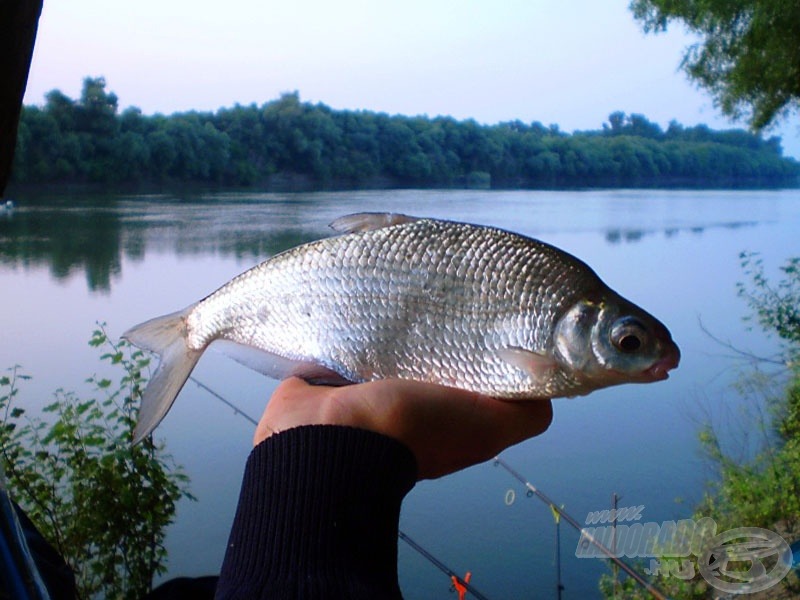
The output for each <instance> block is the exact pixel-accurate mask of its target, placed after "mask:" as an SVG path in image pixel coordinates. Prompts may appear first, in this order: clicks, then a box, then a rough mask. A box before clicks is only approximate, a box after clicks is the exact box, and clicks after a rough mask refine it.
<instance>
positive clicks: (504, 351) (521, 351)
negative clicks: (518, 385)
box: [497, 346, 558, 380]
mask: <svg viewBox="0 0 800 600" xmlns="http://www.w3.org/2000/svg"><path fill="white" fill-rule="evenodd" d="M497 353H498V355H499V356H500V358H502V359H503V360H504V361H506V362H507V363H509V364H510V365H513V366H515V367H517V368H518V369H520V370H522V371H524V372H525V373H527V374H528V375H530V376H531V377H532V378H533V379H535V380H541V379H543V378H544V377H546V376H547V375H548V374H549V373H550V372H551V371H552V370H553V369H555V368H556V367H557V366H558V363H557V362H556V361H555V359H554V358H553V357H552V356H547V355H546V354H541V353H539V352H534V351H533V350H526V349H525V348H519V347H517V346H509V347H508V348H501V349H500V350H498V351H497Z"/></svg>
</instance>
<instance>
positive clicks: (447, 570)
mask: <svg viewBox="0 0 800 600" xmlns="http://www.w3.org/2000/svg"><path fill="white" fill-rule="evenodd" d="M189 379H191V380H192V381H193V382H194V383H195V384H197V386H198V387H201V388H202V389H204V390H205V391H207V392H208V393H209V394H211V395H212V396H214V398H216V399H217V400H219V401H220V402H224V403H225V404H226V405H227V406H229V407H231V408H232V409H233V412H234V414H237V415H241V416H242V417H244V418H245V419H247V420H248V421H250V422H251V423H252V424H253V425H258V421H256V420H255V419H254V418H253V417H251V416H250V415H248V414H247V413H246V412H244V411H243V410H242V409H240V408H239V407H238V406H236V405H235V404H234V403H233V402H230V401H228V400H226V399H225V398H223V397H222V395H220V394H218V393H217V392H215V391H214V390H212V389H211V388H210V387H208V386H207V385H206V384H204V383H203V382H201V381H199V380H197V379H196V378H195V377H191V376H190V377H189ZM397 537H399V538H400V539H401V540H403V541H404V542H405V543H406V544H408V545H409V546H411V548H413V549H414V550H416V551H417V552H418V553H419V554H421V555H422V556H423V557H424V558H426V559H427V560H428V561H429V562H430V563H431V564H433V565H434V566H435V567H437V568H438V569H439V570H440V571H442V572H443V573H445V574H446V575H448V576H449V577H451V578H455V580H457V581H458V583H460V584H461V585H463V586H464V588H465V589H466V590H467V591H468V592H469V593H470V594H472V595H473V596H475V597H476V598H478V600H489V599H488V598H487V597H486V596H484V595H483V594H482V593H480V592H479V591H478V590H476V589H475V586H473V585H471V584H469V583H467V582H466V581H464V578H463V577H461V576H460V575H458V574H457V573H456V572H455V571H453V570H452V569H451V568H449V567H448V566H447V565H445V564H444V563H443V562H442V561H440V560H439V559H438V558H436V557H435V556H434V555H433V554H431V553H430V552H428V551H427V550H426V549H425V548H423V547H422V546H420V545H419V544H418V543H417V542H415V541H414V540H412V539H411V538H410V537H408V536H407V535H406V534H405V533H403V532H402V531H401V530H398V532H397Z"/></svg>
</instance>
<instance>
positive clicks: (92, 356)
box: [0, 190, 800, 599]
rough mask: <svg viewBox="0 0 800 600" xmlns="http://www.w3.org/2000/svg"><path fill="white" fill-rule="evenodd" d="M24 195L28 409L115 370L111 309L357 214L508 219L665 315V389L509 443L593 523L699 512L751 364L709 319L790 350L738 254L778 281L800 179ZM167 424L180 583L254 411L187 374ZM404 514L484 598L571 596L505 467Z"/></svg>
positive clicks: (204, 555) (560, 405) (1, 302)
mask: <svg viewBox="0 0 800 600" xmlns="http://www.w3.org/2000/svg"><path fill="white" fill-rule="evenodd" d="M17 204H18V206H17V208H16V209H15V210H14V211H13V212H5V213H0V331H2V334H0V336H1V337H0V369H5V368H6V367H10V366H12V365H15V364H19V365H22V367H23V368H24V371H25V372H26V373H28V374H30V375H32V376H33V379H32V380H31V381H30V382H27V383H26V384H25V385H24V386H23V389H22V391H21V392H20V396H19V402H22V403H25V405H26V406H27V407H29V410H30V411H31V412H35V411H36V409H37V408H38V407H41V406H43V405H45V404H47V403H49V401H50V400H51V398H52V393H53V392H54V391H55V390H56V389H57V388H64V389H68V390H76V391H81V390H83V389H85V383H84V380H85V379H86V378H87V377H88V376H89V375H91V374H92V373H95V372H97V371H98V370H100V369H101V368H102V366H101V365H100V363H99V362H98V360H97V353H96V351H95V350H93V349H90V348H89V347H88V345H87V343H86V342H87V341H88V339H89V336H90V334H91V331H92V329H93V328H94V327H95V323H96V322H97V321H103V322H106V323H107V329H108V331H109V334H110V335H111V336H118V335H119V334H120V333H121V332H122V331H124V330H125V329H126V328H128V327H129V326H131V325H133V324H136V323H138V322H140V321H143V320H145V319H148V318H150V317H153V316H157V315H161V314H164V313H167V312H172V311H174V310H177V309H180V308H183V307H184V306H186V305H188V304H190V303H192V302H194V301H196V300H198V299H200V298H202V297H203V296H205V295H206V294H208V293H210V292H211V291H213V290H214V289H216V288H217V287H218V286H219V285H221V284H223V283H225V282H226V281H227V280H228V279H230V278H231V277H232V276H234V275H236V274H238V273H239V272H241V271H243V270H245V269H246V268H249V267H251V266H253V265H255V264H257V263H258V262H259V261H261V260H263V259H264V258H267V257H268V256H270V255H272V254H274V253H276V252H278V251H280V250H282V249H285V248H288V247H290V246H293V245H296V244H298V243H302V242H305V241H310V240H312V239H316V238H319V237H322V236H326V235H328V234H329V230H328V229H327V224H328V223H329V222H330V221H332V220H333V219H334V218H336V217H337V216H340V215H343V214H347V213H351V212H358V211H363V210H369V211H394V212H405V213H409V214H415V215H426V216H433V217H442V218H448V219H456V220H464V221H470V222H475V223H482V224H490V225H496V226H500V227H504V228H507V229H511V230H513V231H517V232H520V233H524V234H527V235H531V236H534V237H538V238H540V239H542V240H544V241H547V242H549V243H552V244H555V245H556V246H559V247H560V248H562V249H564V250H567V251H569V252H571V253H572V254H575V255H576V256H578V257H580V258H582V259H583V260H585V261H586V262H588V263H589V264H590V265H591V266H592V267H593V268H594V269H595V270H596V271H597V273H598V274H599V275H600V276H601V278H603V279H604V280H605V281H606V283H608V284H609V285H610V286H611V287H612V288H614V289H615V290H617V291H618V292H620V293H621V294H622V295H624V296H626V297H627V298H629V299H631V300H632V301H634V302H636V303H637V304H639V305H641V306H642V307H644V308H645V309H646V310H648V311H649V312H651V313H653V314H654V315H656V316H657V317H658V318H659V319H660V320H662V321H663V322H664V323H665V324H666V325H667V326H668V327H669V329H670V330H671V331H672V334H673V337H674V339H675V340H676V342H677V343H678V344H679V346H680V347H681V351H682V355H683V358H682V363H681V366H680V368H679V369H678V370H677V371H675V372H674V374H673V375H672V377H670V379H669V380H668V381H666V382H660V383H657V384H652V385H647V386H641V385H639V386H637V385H628V386H622V387H615V388H611V389H607V390H601V391H598V392H595V393H593V394H591V395H589V396H587V397H582V398H576V399H569V400H567V399H564V400H557V401H555V402H554V411H555V416H554V421H553V425H552V426H551V428H550V429H549V430H548V431H547V432H546V433H545V434H544V435H542V436H540V437H538V438H535V439H533V440H529V441H527V442H525V443H523V444H520V445H518V446H516V447H514V448H512V449H510V450H508V451H507V452H506V453H504V455H503V457H504V459H505V460H506V461H507V462H508V463H510V464H511V465H512V466H513V467H514V468H515V469H517V470H518V471H519V472H520V473H522V474H523V475H524V476H525V477H526V478H527V479H528V480H529V481H530V482H531V483H533V484H534V485H535V486H537V487H538V488H539V489H541V490H542V491H543V492H545V493H546V494H548V495H549V496H550V497H551V498H552V499H553V500H554V501H555V502H556V503H558V504H563V505H564V507H565V510H566V511H567V512H569V513H570V514H572V515H573V516H574V517H575V518H576V519H578V520H579V521H580V522H581V523H583V521H584V520H585V519H586V515H587V513H588V512H590V511H597V510H603V509H605V508H608V507H609V505H610V503H611V497H612V494H614V493H616V494H618V495H619V496H621V500H620V506H640V505H643V506H644V509H643V512H642V516H643V518H644V520H646V521H655V522H662V521H665V520H670V519H676V518H686V517H689V516H691V514H692V508H693V506H694V504H695V503H696V502H697V501H698V500H699V499H700V497H701V496H702V492H703V485H704V481H705V480H706V479H707V478H708V476H709V470H708V467H707V464H706V463H705V462H704V461H703V459H702V457H701V456H700V455H699V453H698V450H699V448H698V445H697V442H696V440H697V429H698V426H699V423H701V422H704V420H707V419H709V418H711V419H713V420H714V422H715V423H717V424H723V425H722V426H723V427H724V423H726V422H730V421H731V420H733V421H735V420H736V418H735V415H737V414H739V413H738V406H739V405H740V404H741V402H742V401H741V399H740V398H739V397H738V396H737V394H736V392H735V391H734V390H733V389H732V388H731V387H730V384H731V382H732V381H734V380H735V378H736V376H737V373H738V371H739V367H740V366H741V362H740V361H737V360H735V359H734V358H732V357H731V351H730V350H728V349H727V348H725V347H723V346H722V345H720V344H719V343H718V342H716V341H714V340H713V339H712V338H711V336H709V335H708V333H706V332H705V331H704V330H706V331H708V332H711V333H712V334H713V335H714V336H715V337H717V338H719V339H720V340H724V341H729V342H732V343H733V344H735V345H736V346H738V347H740V348H743V349H746V350H748V351H752V352H754V353H760V354H769V353H772V352H774V351H775V349H776V347H777V346H776V342H775V341H774V340H771V339H768V338H766V337H765V336H764V335H763V334H761V333H760V332H759V331H751V330H749V329H748V326H747V324H746V323H744V322H743V320H742V318H743V317H744V316H745V315H746V314H747V313H748V310H747V307H746V306H745V304H744V302H743V301H742V300H740V299H738V298H737V295H736V283H737V282H739V281H744V280H745V279H746V278H745V275H744V274H743V271H742V269H741V266H740V259H739V254H740V252H743V251H754V252H760V253H761V254H762V257H763V259H764V262H765V265H766V266H767V272H768V273H769V274H772V275H776V273H777V267H778V265H780V264H783V262H784V261H785V259H786V258H788V257H789V256H796V255H798V254H800V243H798V240H799V239H800V236H799V234H800V190H782V191H654V190H647V191H638V190H623V191H582V192H572V191H566V192H560V191H558V192H557V191H515V192H497V191H413V190H406V191H361V192H336V193H302V194H257V193H249V192H248V193H226V194H206V195H188V196H183V197H174V196H169V195H157V196H134V195H117V196H103V197H99V196H80V195H74V194H73V195H68V194H63V195H50V196H46V197H37V198H25V197H24V196H20V197H18V198H17ZM194 375H195V376H196V377H197V379H198V380H200V381H202V382H203V383H204V384H206V385H208V386H210V387H211V388H213V389H214V390H216V391H217V392H219V393H220V394H222V395H223V396H224V397H226V398H227V399H229V400H230V401H232V402H234V403H235V404H236V405H237V406H239V408H240V409H241V411H243V412H244V413H247V414H250V415H252V416H254V417H258V416H259V415H260V412H261V410H262V409H263V404H264V402H265V401H266V399H267V398H268V397H269V394H270V393H271V391H272V389H274V387H275V385H276V382H274V381H271V380H268V379H265V378H264V377H262V376H261V375H258V374H255V373H253V372H251V371H248V370H247V369H246V368H244V367H242V366H240V365H238V364H237V363H235V362H233V361H231V360H229V359H228V358H226V357H224V356H223V355H222V354H219V353H215V352H209V353H207V354H206V355H205V356H204V357H203V358H202V359H201V361H200V364H199V365H198V367H197V369H196V370H195V373H194ZM733 429H735V427H734V428H733ZM156 435H157V437H158V438H160V439H163V440H165V441H166V444H167V447H168V450H169V451H170V452H171V453H172V454H173V455H174V457H175V459H176V460H177V462H179V463H180V464H183V465H184V466H185V468H186V470H187V472H188V473H189V475H190V476H191V478H192V491H193V493H194V495H195V496H197V498H198V501H197V502H190V501H185V502H181V503H180V505H179V507H178V516H177V522H176V523H175V525H174V526H173V527H172V528H171V529H170V532H169V537H168V548H169V552H170V563H169V574H168V576H178V575H189V576H192V575H204V574H212V573H216V572H218V570H219V565H220V561H221V559H222V556H223V552H224V548H225V544H226V538H227V534H228V529H229V526H230V522H231V519H232V516H233V512H234V509H235V504H236V499H237V494H238V488H239V483H240V477H241V472H242V468H243V466H244V462H245V459H246V456H247V453H248V451H249V446H250V439H251V435H252V425H251V424H250V423H249V422H248V421H247V420H246V419H245V418H243V417H242V415H241V414H236V413H235V412H234V411H233V410H231V409H230V408H228V407H227V406H225V405H224V404H223V403H221V402H220V401H219V400H217V399H215V398H214V397H213V396H212V395H210V394H209V393H208V392H206V391H205V390H203V389H201V388H200V387H198V386H196V385H194V384H192V383H191V382H190V383H188V384H187V386H186V388H185V389H184V390H183V392H181V394H180V396H179V398H178V401H177V402H176V404H175V406H174V407H173V409H172V411H171V412H170V414H169V416H168V417H167V418H166V420H165V421H164V423H163V424H162V425H161V426H160V427H159V429H158V430H157V434H156ZM745 525H747V524H746V523H742V526H745ZM401 528H402V529H403V531H404V532H405V533H406V534H407V535H409V536H410V537H411V538H413V539H414V540H415V541H416V542H417V543H419V544H421V545H422V546H424V547H425V548H426V549H427V550H428V551H429V552H431V553H432V554H434V555H435V556H437V557H438V558H439V559H440V560H441V561H443V562H444V563H445V564H446V565H448V566H449V567H451V568H453V569H454V570H455V571H457V572H460V573H464V572H466V571H471V572H472V583H473V584H474V585H475V587H476V588H477V589H479V590H480V591H481V592H483V593H484V594H485V595H486V596H487V597H489V598H554V597H556V583H557V581H556V569H555V564H556V560H555V558H556V557H555V525H554V521H553V517H552V515H551V512H550V509H549V508H548V507H547V506H546V505H545V504H543V503H541V502H539V501H538V500H537V499H536V498H533V497H528V496H526V494H525V489H524V488H523V487H522V486H521V485H520V484H519V483H518V482H516V481H515V480H514V479H512V478H511V477H510V475H509V474H508V473H507V472H506V471H504V470H503V469H502V468H499V467H496V466H494V465H493V464H492V463H487V464H483V465H478V466H475V467H473V468H471V469H467V470H465V471H463V472H461V473H458V474H455V475H452V476H449V477H446V478H443V479H440V480H436V481H429V482H424V483H421V484H419V485H418V486H417V487H416V488H415V489H414V490H413V491H412V492H411V494H410V495H409V497H408V498H407V499H406V501H405V503H404V506H403V513H402V517H401ZM560 531H561V534H560V535H561V567H562V574H561V577H562V583H563V585H564V587H565V590H564V594H563V597H564V598H591V597H596V596H598V595H599V594H598V592H597V591H596V590H597V587H596V586H597V579H598V577H599V576H600V574H602V573H604V572H606V570H607V568H606V567H605V565H604V563H603V562H602V561H600V560H597V559H586V558H583V559H579V558H576V557H575V550H576V545H577V542H578V534H577V533H576V532H575V531H572V530H570V529H569V528H568V527H566V526H565V525H564V524H563V523H562V526H561V530H560ZM400 577H401V586H402V589H403V591H404V593H405V595H406V597H407V598H409V599H423V598H445V597H453V596H451V595H450V594H449V593H448V588H449V580H448V579H447V577H445V576H444V575H443V574H442V573H441V572H440V571H438V570H437V569H436V568H435V567H433V566H432V565H431V564H430V563H429V562H427V561H425V560H424V559H423V558H421V557H420V556H419V555H418V554H417V553H416V552H415V551H413V550H412V549H411V548H410V547H409V546H407V545H406V544H404V543H403V542H400Z"/></svg>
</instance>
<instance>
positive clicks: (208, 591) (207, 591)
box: [143, 575, 218, 600]
mask: <svg viewBox="0 0 800 600" xmlns="http://www.w3.org/2000/svg"><path fill="white" fill-rule="evenodd" d="M217 579H218V577H217V576H216V575H215V576H213V577H212V576H209V577H176V578H175V579H170V580H169V581H165V582H164V583H162V584H161V585H160V586H158V587H157V588H156V589H154V590H153V591H152V592H150V593H149V594H147V596H145V597H144V598H143V600H212V599H213V598H214V591H215V590H216V588H217Z"/></svg>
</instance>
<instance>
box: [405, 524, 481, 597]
mask: <svg viewBox="0 0 800 600" xmlns="http://www.w3.org/2000/svg"><path fill="white" fill-rule="evenodd" d="M397 537H399V538H400V539H401V540H403V541H404V542H405V543H406V544H408V545H409V546H411V547H412V548H413V549H414V550H416V551H417V552H419V553H420V554H421V555H422V556H424V557H425V558H427V559H428V560H429V561H430V562H431V563H432V564H433V565H434V566H435V567H436V568H437V569H439V570H440V571H441V572H442V573H444V574H445V575H447V576H448V577H450V578H451V579H453V580H457V581H458V583H460V584H461V585H463V586H464V588H465V589H466V590H467V591H468V592H469V593H470V594H472V595H473V596H475V597H476V598H477V599H478V600H489V599H488V598H487V597H486V596H484V595H483V594H481V593H480V592H479V591H478V590H476V589H475V586H473V585H472V584H471V583H467V581H466V580H465V579H463V578H462V577H460V576H459V575H457V574H456V572H455V571H453V570H452V569H451V568H450V567H448V566H447V565H446V564H444V563H443V562H442V561H440V560H439V559H438V558H436V557H435V556H434V555H433V554H431V553H430V552H428V551H427V550H425V548H423V547H422V546H420V545H419V544H418V543H417V542H415V541H414V540H412V539H411V538H410V537H408V536H407V535H406V534H405V533H403V532H402V531H398V532H397Z"/></svg>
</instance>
